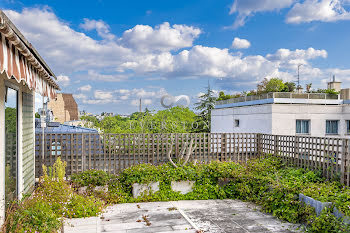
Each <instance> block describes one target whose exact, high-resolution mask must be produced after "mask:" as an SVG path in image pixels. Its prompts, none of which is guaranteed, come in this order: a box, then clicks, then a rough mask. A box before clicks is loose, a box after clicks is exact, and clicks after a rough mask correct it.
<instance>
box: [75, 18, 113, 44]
mask: <svg viewBox="0 0 350 233" xmlns="http://www.w3.org/2000/svg"><path fill="white" fill-rule="evenodd" d="M80 27H81V28H83V29H85V30H86V31H91V30H96V31H97V33H98V35H99V36H100V37H102V38H103V39H107V40H113V39H115V36H114V35H113V34H111V33H110V31H109V26H108V25H107V24H106V23H105V22H103V21H102V20H94V19H84V23H82V24H80Z"/></svg>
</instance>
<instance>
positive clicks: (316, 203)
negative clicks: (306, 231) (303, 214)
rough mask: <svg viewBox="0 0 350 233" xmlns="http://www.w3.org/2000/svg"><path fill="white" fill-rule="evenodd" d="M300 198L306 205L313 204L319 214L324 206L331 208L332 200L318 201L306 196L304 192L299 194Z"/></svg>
mask: <svg viewBox="0 0 350 233" xmlns="http://www.w3.org/2000/svg"><path fill="white" fill-rule="evenodd" d="M299 200H300V201H301V202H304V203H305V204H306V205H309V206H312V207H314V208H315V211H316V214H317V216H319V215H320V214H321V211H322V210H323V209H324V208H326V207H327V208H330V207H331V206H332V202H321V201H317V200H315V199H313V198H311V197H308V196H305V195H304V194H301V193H300V194H299Z"/></svg>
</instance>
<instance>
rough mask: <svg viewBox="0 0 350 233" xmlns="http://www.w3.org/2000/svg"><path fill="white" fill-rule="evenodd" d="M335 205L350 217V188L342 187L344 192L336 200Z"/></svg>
mask: <svg viewBox="0 0 350 233" xmlns="http://www.w3.org/2000/svg"><path fill="white" fill-rule="evenodd" d="M335 207H337V209H338V210H339V211H341V212H342V213H343V214H345V215H346V216H349V217H350V189H348V188H343V189H342V192H341V193H340V194H339V195H338V198H337V199H336V201H335Z"/></svg>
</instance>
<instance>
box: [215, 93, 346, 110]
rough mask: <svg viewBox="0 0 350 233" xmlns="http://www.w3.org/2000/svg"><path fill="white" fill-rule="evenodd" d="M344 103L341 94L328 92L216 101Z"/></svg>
mask: <svg viewBox="0 0 350 233" xmlns="http://www.w3.org/2000/svg"><path fill="white" fill-rule="evenodd" d="M270 103H289V104H343V101H342V100H341V99H340V96H339V95H336V94H326V93H293V92H270V93H266V94H262V95H251V96H242V97H238V98H232V99H228V100H219V101H216V108H227V107H239V106H248V105H256V104H270Z"/></svg>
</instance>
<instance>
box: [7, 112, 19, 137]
mask: <svg viewBox="0 0 350 233" xmlns="http://www.w3.org/2000/svg"><path fill="white" fill-rule="evenodd" d="M5 129H6V133H16V132H17V109H16V108H10V107H7V108H6V109H5Z"/></svg>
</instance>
